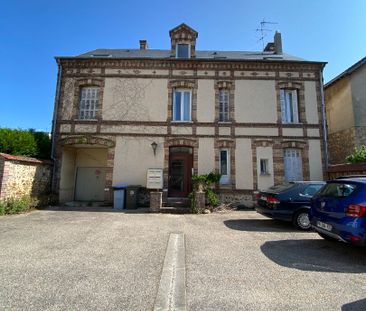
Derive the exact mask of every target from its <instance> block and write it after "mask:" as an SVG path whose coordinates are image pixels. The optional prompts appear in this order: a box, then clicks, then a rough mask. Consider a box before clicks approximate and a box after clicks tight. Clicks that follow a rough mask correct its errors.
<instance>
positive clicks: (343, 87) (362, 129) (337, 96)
mask: <svg viewBox="0 0 366 311" xmlns="http://www.w3.org/2000/svg"><path fill="white" fill-rule="evenodd" d="M365 81H366V57H364V58H363V59H361V60H360V61H359V62H357V63H356V64H354V65H353V66H351V67H350V68H348V69H347V70H345V71H344V72H342V73H341V74H340V75H338V76H337V77H335V78H334V79H332V80H331V81H330V82H328V83H327V84H326V85H325V90H324V94H325V102H326V111H327V124H328V141H329V161H330V163H331V164H340V163H345V158H346V157H347V156H348V155H349V154H351V153H352V152H353V150H354V148H355V147H358V146H361V145H366V88H365Z"/></svg>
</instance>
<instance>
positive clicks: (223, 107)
mask: <svg viewBox="0 0 366 311" xmlns="http://www.w3.org/2000/svg"><path fill="white" fill-rule="evenodd" d="M219 121H220V122H228V121H229V92H228V91H227V90H220V92H219Z"/></svg>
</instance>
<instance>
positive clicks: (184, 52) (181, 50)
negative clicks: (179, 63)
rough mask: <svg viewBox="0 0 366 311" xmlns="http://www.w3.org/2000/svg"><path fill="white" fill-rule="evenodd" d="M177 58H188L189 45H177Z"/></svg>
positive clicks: (189, 55)
mask: <svg viewBox="0 0 366 311" xmlns="http://www.w3.org/2000/svg"><path fill="white" fill-rule="evenodd" d="M176 57H177V58H190V57H191V46H190V45H189V44H177V55H176Z"/></svg>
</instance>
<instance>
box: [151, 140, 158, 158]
mask: <svg viewBox="0 0 366 311" xmlns="http://www.w3.org/2000/svg"><path fill="white" fill-rule="evenodd" d="M157 147H158V144H157V143H156V142H153V143H152V144H151V148H152V149H153V151H154V156H155V155H156V148H157Z"/></svg>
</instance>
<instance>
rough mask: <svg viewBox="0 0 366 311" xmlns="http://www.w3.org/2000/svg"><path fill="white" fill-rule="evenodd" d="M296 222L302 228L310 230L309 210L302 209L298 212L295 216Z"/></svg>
mask: <svg viewBox="0 0 366 311" xmlns="http://www.w3.org/2000/svg"><path fill="white" fill-rule="evenodd" d="M294 224H295V226H296V227H298V228H299V229H301V230H309V229H310V228H311V224H310V219H309V212H308V211H300V212H298V213H296V215H295V217H294Z"/></svg>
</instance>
